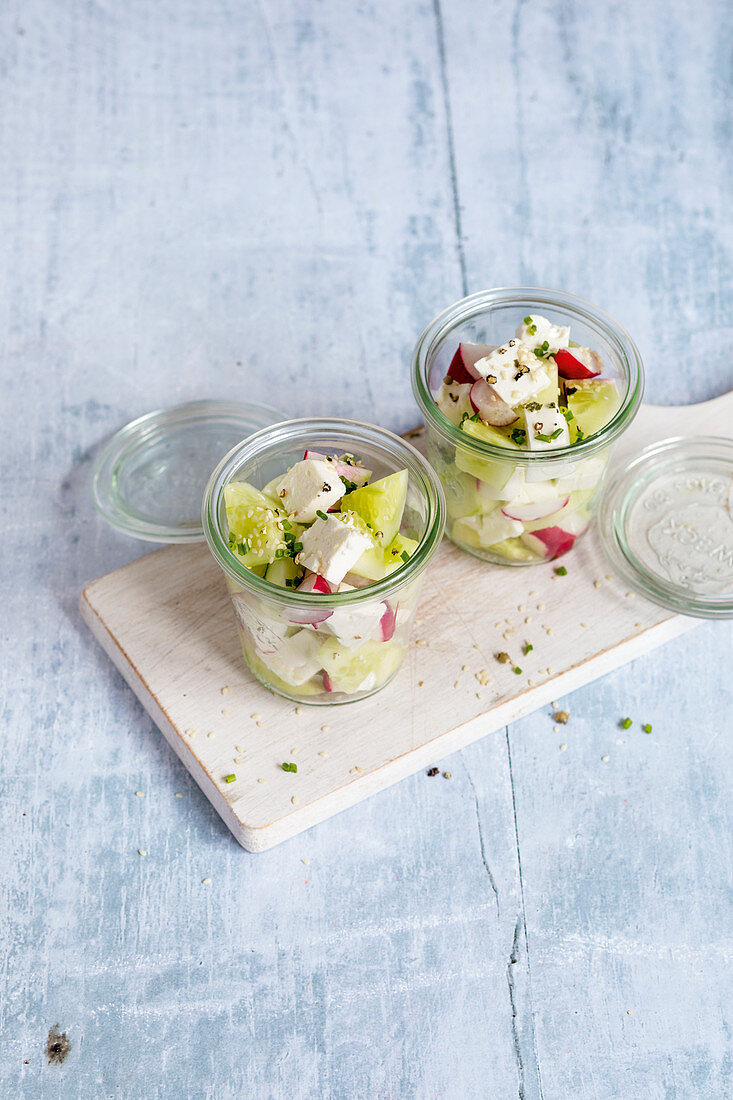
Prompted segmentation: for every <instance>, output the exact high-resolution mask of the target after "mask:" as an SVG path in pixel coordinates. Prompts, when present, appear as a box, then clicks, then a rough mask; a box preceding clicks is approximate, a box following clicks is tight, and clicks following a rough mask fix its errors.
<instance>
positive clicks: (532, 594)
mask: <svg viewBox="0 0 733 1100" xmlns="http://www.w3.org/2000/svg"><path fill="white" fill-rule="evenodd" d="M536 595H537V589H536V588H533V589H532V591H531V592H530V596H536Z"/></svg>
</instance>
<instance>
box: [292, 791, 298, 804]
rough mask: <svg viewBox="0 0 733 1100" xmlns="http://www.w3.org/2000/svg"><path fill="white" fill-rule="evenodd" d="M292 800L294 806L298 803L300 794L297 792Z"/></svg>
mask: <svg viewBox="0 0 733 1100" xmlns="http://www.w3.org/2000/svg"><path fill="white" fill-rule="evenodd" d="M290 801H291V802H292V804H293V805H294V806H297V805H298V796H297V794H294V795H293V797H292V798H291V799H290Z"/></svg>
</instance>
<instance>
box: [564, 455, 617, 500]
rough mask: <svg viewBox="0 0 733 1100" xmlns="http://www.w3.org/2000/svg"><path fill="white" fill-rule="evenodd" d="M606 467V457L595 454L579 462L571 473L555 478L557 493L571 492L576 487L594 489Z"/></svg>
mask: <svg viewBox="0 0 733 1100" xmlns="http://www.w3.org/2000/svg"><path fill="white" fill-rule="evenodd" d="M605 469H606V459H605V458H601V457H599V456H596V457H594V458H586V460H585V461H584V462H579V463H578V464H577V465H576V467H575V471H574V472H573V473H570V474H567V475H566V476H565V477H559V478H558V479H557V485H556V488H557V491H558V493H572V492H573V491H574V490H576V489H581V490H585V489H595V487H596V485H597V484H598V482H599V481H600V480H601V478H602V477H603V474H604V472H605Z"/></svg>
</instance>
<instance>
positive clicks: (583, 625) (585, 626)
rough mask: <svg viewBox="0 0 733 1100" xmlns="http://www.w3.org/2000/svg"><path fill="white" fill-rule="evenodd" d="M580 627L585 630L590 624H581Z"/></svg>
mask: <svg viewBox="0 0 733 1100" xmlns="http://www.w3.org/2000/svg"><path fill="white" fill-rule="evenodd" d="M580 625H581V626H582V627H583V630H587V629H588V624H587V623H581V624H580Z"/></svg>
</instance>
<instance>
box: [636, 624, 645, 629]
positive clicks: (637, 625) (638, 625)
mask: <svg viewBox="0 0 733 1100" xmlns="http://www.w3.org/2000/svg"><path fill="white" fill-rule="evenodd" d="M643 625H644V624H643V623H634V626H635V627H637V628H638V627H642V626H643Z"/></svg>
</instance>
